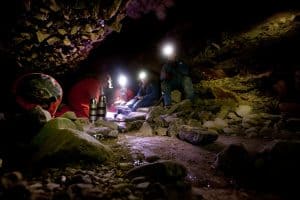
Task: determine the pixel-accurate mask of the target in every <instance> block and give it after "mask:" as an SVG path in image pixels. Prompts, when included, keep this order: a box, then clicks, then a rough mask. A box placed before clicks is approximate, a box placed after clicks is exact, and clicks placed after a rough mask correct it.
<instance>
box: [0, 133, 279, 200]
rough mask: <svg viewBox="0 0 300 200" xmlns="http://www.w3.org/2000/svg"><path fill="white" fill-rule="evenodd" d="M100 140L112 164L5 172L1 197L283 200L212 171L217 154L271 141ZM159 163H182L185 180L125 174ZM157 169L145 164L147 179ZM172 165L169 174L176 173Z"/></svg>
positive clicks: (226, 138) (136, 135)
mask: <svg viewBox="0 0 300 200" xmlns="http://www.w3.org/2000/svg"><path fill="white" fill-rule="evenodd" d="M102 142H103V143H104V144H106V145H108V146H110V147H111V149H112V150H113V152H114V159H113V160H112V161H110V162H106V163H104V164H102V165H101V164H99V165H95V164H81V163H77V164H75V165H74V164H72V165H69V166H65V167H59V168H43V169H42V170H38V171H30V170H29V171H28V170H25V171H22V170H17V171H11V172H5V173H4V174H3V173H2V177H1V186H2V187H1V191H0V194H1V195H2V197H3V199H130V200H134V199H208V200H216V199H220V200H224V199H266V200H268V199H270V200H271V199H272V200H273V199H285V197H283V196H282V195H280V192H279V193H277V192H275V191H268V189H267V190H266V191H265V190H264V189H263V190H256V189H257V188H255V187H253V186H250V187H248V186H245V185H243V184H240V183H239V182H238V180H236V179H235V178H234V177H231V176H225V175H224V173H223V172H221V171H219V170H216V168H215V163H216V157H217V154H218V153H219V152H220V151H222V150H223V149H225V148H226V147H228V146H230V145H231V144H240V143H242V144H243V145H244V146H245V147H246V149H247V150H248V151H249V152H258V151H261V150H263V149H265V148H268V147H269V146H272V145H274V143H275V141H274V140H273V139H270V138H269V139H261V138H260V139H257V138H245V137H240V136H226V135H220V136H219V137H218V139H217V140H216V141H215V142H214V143H212V144H208V145H205V146H196V145H192V144H189V143H187V142H185V141H182V140H179V139H178V138H174V137H166V136H144V135H143V133H140V132H139V131H131V132H126V133H122V134H120V135H119V136H118V137H117V138H115V139H105V140H102ZM159 160H171V161H176V162H178V163H180V164H182V165H183V166H184V167H186V169H187V176H186V177H185V178H184V179H181V178H178V177H177V178H178V180H176V179H172V177H167V178H164V177H165V176H164V174H163V173H165V172H162V174H160V175H158V176H161V177H156V178H153V179H152V178H149V177H148V178H147V177H145V176H143V172H142V173H141V174H140V175H136V177H135V178H132V177H130V176H128V170H130V169H132V168H134V167H138V166H143V165H145V164H147V163H156V162H157V161H158V162H159ZM167 165H168V164H166V166H167ZM160 167H161V166H150V168H151V169H150V172H148V173H149V174H150V176H151V171H157V170H158V171H157V172H158V173H160V172H159V168H160ZM172 167H173V169H169V170H171V171H172V170H175V171H176V170H179V171H180V169H174V168H176V167H177V166H175V167H174V166H172V165H170V168H172ZM177 172H178V171H177ZM138 173H139V172H138ZM146 173H147V172H146ZM178 173H179V176H180V172H178ZM283 173H285V172H283ZM175 174H176V172H175ZM175 177H176V175H175ZM168 178H169V180H168ZM3 188H6V189H3Z"/></svg>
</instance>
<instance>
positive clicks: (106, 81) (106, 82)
mask: <svg viewBox="0 0 300 200" xmlns="http://www.w3.org/2000/svg"><path fill="white" fill-rule="evenodd" d="M100 81H101V85H102V86H103V87H104V88H112V87H113V86H112V78H111V76H110V74H109V73H108V72H104V73H102V74H101V75H100Z"/></svg>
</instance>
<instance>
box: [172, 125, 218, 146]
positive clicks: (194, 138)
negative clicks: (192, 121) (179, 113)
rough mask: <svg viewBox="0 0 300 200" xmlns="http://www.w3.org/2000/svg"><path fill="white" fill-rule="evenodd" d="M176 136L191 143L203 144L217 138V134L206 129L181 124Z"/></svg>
mask: <svg viewBox="0 0 300 200" xmlns="http://www.w3.org/2000/svg"><path fill="white" fill-rule="evenodd" d="M178 137H179V139H181V140H184V141H187V142H189V143H191V144H195V145H205V144H209V143H212V142H214V141H216V140H217V139H218V134H216V133H215V132H211V131H207V130H201V129H200V128H198V127H191V126H186V125H183V126H181V127H180V130H179V134H178Z"/></svg>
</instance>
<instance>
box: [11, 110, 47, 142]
mask: <svg viewBox="0 0 300 200" xmlns="http://www.w3.org/2000/svg"><path fill="white" fill-rule="evenodd" d="M49 120H51V115H50V113H49V112H48V111H47V110H44V109H43V108H42V107H40V106H36V107H34V108H33V109H31V110H28V111H26V112H25V113H23V114H21V115H20V116H18V117H16V122H15V124H17V126H16V127H12V128H16V129H17V130H18V131H21V132H26V135H27V136H32V135H35V134H37V133H38V131H39V130H40V129H41V128H42V127H43V126H44V125H45V124H46V123H47V122H48V121H49Z"/></svg>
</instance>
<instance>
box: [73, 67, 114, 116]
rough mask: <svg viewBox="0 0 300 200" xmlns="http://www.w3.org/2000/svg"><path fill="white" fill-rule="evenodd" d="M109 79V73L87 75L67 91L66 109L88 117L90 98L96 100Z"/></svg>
mask: <svg viewBox="0 0 300 200" xmlns="http://www.w3.org/2000/svg"><path fill="white" fill-rule="evenodd" d="M110 81H111V77H110V75H109V74H107V73H105V74H102V75H101V76H100V78H97V77H87V78H84V79H82V80H80V81H79V82H77V83H76V84H75V85H73V87H71V89H70V91H69V93H68V96H67V101H68V109H69V110H71V111H73V112H75V114H76V116H77V117H88V116H89V103H90V99H91V98H95V99H96V100H97V101H98V98H99V95H100V94H101V92H102V91H103V89H104V88H106V87H108V85H109V83H110Z"/></svg>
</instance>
